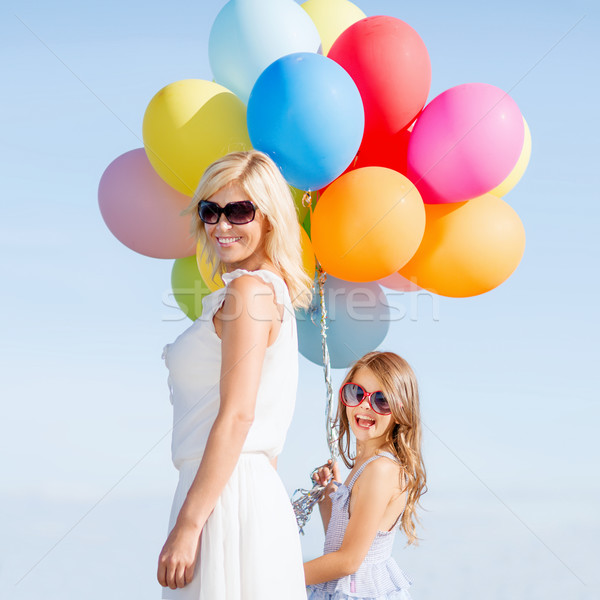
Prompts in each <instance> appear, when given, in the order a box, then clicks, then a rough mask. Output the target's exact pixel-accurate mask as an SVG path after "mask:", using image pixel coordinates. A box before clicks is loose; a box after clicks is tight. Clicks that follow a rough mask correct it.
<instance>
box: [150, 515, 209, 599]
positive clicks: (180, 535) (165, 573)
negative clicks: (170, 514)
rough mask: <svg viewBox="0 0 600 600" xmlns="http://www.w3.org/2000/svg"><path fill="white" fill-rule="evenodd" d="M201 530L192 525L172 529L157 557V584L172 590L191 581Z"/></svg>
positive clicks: (176, 526) (177, 526)
mask: <svg viewBox="0 0 600 600" xmlns="http://www.w3.org/2000/svg"><path fill="white" fill-rule="evenodd" d="M201 532H202V530H201V529H198V528H197V527H195V526H193V525H181V526H180V525H178V524H176V525H175V527H173V530H172V531H171V533H170V534H169V537H168V538H167V541H166V542H165V545H164V546H163V549H162V550H161V552H160V556H159V557H158V573H157V579H158V583H160V585H162V586H163V587H169V588H171V589H172V590H174V589H176V588H182V587H184V586H185V585H187V584H188V583H190V581H191V580H192V577H193V576H194V566H195V565H196V560H197V557H198V553H199V550H200V534H201Z"/></svg>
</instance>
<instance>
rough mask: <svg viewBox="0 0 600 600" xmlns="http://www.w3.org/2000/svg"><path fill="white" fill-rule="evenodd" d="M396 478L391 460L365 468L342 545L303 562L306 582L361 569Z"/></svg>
mask: <svg viewBox="0 0 600 600" xmlns="http://www.w3.org/2000/svg"><path fill="white" fill-rule="evenodd" d="M397 482H398V467H397V465H395V464H394V463H392V462H391V461H387V460H376V461H373V462H372V463H371V464H370V465H368V466H367V467H366V468H365V470H364V471H363V473H362V474H361V476H360V477H359V478H358V480H357V481H356V484H355V485H354V488H353V489H352V512H351V515H350V521H349V523H348V527H347V528H346V532H345V534H344V540H343V541H342V545H341V547H340V549H339V550H338V551H337V552H331V553H329V554H325V555H323V556H320V557H319V558H315V559H314V560H311V561H309V562H307V563H304V577H305V579H306V585H311V584H315V583H323V582H325V581H332V580H334V579H339V578H340V577H345V576H346V575H350V574H351V573H355V572H356V571H358V568H359V567H360V565H361V564H362V562H363V560H364V558H365V556H366V555H367V552H368V551H369V548H370V547H371V544H372V543H373V540H374V539H375V536H376V535H377V531H378V529H379V525H380V523H381V520H382V519H383V516H384V514H385V510H386V508H387V506H388V504H389V502H390V500H391V499H392V498H393V497H394V495H395V494H396V493H397V491H398V483H397Z"/></svg>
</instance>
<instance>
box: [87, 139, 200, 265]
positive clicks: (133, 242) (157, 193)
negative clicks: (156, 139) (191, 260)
mask: <svg viewBox="0 0 600 600" xmlns="http://www.w3.org/2000/svg"><path fill="white" fill-rule="evenodd" d="M189 203H190V199H189V197H188V196H184V195H183V194H181V193H179V192H178V191H177V190H174V189H173V188H172V187H170V186H169V185H167V184H166V183H165V182H164V181H163V180H162V179H161V178H160V177H159V175H158V174H157V173H156V171H155V170H154V169H153V168H152V165H151V164H150V162H149V161H148V158H147V156H146V152H145V150H144V149H143V148H138V149H137V150H131V151H129V152H126V153H125V154H122V155H121V156H119V157H118V158H115V160H113V162H111V163H110V165H108V167H107V168H106V171H104V173H103V175H102V178H101V179H100V184H99V186H98V204H99V205H100V212H101V213H102V218H103V219H104V222H105V223H106V225H107V226H108V228H109V229H110V231H111V232H112V233H113V235H114V236H115V237H116V238H117V239H118V240H119V241H120V242H122V243H123V244H125V245H126V246H127V247H128V248H131V249H132V250H135V251H136V252H139V253H140V254H144V255H145V256H151V257H153V258H183V257H184V256H192V255H193V254H195V253H196V240H195V239H194V238H193V237H192V236H191V234H190V220H191V215H187V216H185V217H182V216H180V214H179V213H180V212H181V211H182V210H183V209H184V208H186V207H187V206H188V205H189Z"/></svg>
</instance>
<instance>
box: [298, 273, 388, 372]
mask: <svg viewBox="0 0 600 600" xmlns="http://www.w3.org/2000/svg"><path fill="white" fill-rule="evenodd" d="M324 293H325V307H326V309H327V346H328V349H329V356H330V360H331V366H332V367H333V368H335V369H343V368H346V367H348V366H349V365H351V364H352V363H353V362H355V361H356V360H358V359H359V358H361V357H362V356H364V355H365V354H366V353H367V352H371V351H372V350H375V348H377V346H379V344H381V342H383V340H384V338H385V336H386V334H387V332H388V329H389V324H390V310H389V305H388V304H387V301H386V297H385V294H384V292H383V290H382V289H381V287H380V286H379V285H378V284H377V283H375V282H374V281H371V282H367V283H351V282H349V281H343V280H341V279H336V278H335V277H332V276H331V275H327V281H326V282H325V287H324ZM296 322H297V324H298V348H299V350H300V353H301V354H302V356H304V357H305V358H308V360H310V361H312V362H314V363H315V364H317V365H322V364H323V353H322V349H321V307H320V301H319V294H318V293H315V295H314V297H313V301H312V303H311V306H310V307H309V308H308V309H307V310H300V311H296Z"/></svg>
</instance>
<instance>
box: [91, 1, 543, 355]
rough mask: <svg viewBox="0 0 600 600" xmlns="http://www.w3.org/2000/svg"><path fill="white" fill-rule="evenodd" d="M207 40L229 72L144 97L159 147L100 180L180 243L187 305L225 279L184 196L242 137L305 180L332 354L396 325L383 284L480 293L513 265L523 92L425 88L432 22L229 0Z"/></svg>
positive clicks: (110, 200) (138, 240) (127, 239)
mask: <svg viewBox="0 0 600 600" xmlns="http://www.w3.org/2000/svg"><path fill="white" fill-rule="evenodd" d="M208 54H209V60H210V64H211V68H212V72H213V76H214V80H213V81H208V80H200V79H187V80H182V81H177V82H174V83H171V84H170V85H167V86H166V87H164V88H163V89H161V90H160V91H159V92H158V93H157V94H156V95H155V96H154V97H153V98H152V100H151V101H150V103H149V105H148V107H147V109H146V112H145V115H144V120H143V139H144V148H143V149H141V148H140V149H136V150H132V151H131V152H128V153H126V154H124V155H122V156H119V157H118V158H117V159H115V160H114V161H113V162H112V163H111V164H110V165H109V166H108V168H107V169H106V171H105V173H104V174H103V176H102V179H101V181H100V186H99V203H100V209H101V212H102V216H103V218H104V220H105V222H106V224H107V225H108V227H109V229H110V230H111V232H112V233H113V234H114V235H115V236H116V237H117V238H118V239H119V240H120V241H121V242H123V243H124V244H125V245H127V246H128V247H129V248H131V249H132V250H135V251H136V252H139V253H141V254H145V255H147V256H152V257H156V258H174V259H176V260H175V264H174V267H173V275H172V283H173V289H174V294H175V297H176V299H177V301H178V303H179V304H180V306H181V307H182V309H183V310H184V312H185V313H186V314H187V315H188V316H189V317H190V318H196V317H198V316H199V314H200V311H201V303H200V302H199V300H200V298H201V297H202V296H203V295H205V294H207V293H210V292H211V291H214V289H216V287H217V286H219V285H222V282H221V281H218V282H215V281H213V280H212V278H211V277H210V274H211V267H210V265H207V264H205V263H203V262H202V260H200V259H198V261H196V259H195V258H194V256H195V254H196V247H195V241H194V240H193V239H191V238H190V235H189V217H181V216H180V212H181V211H182V209H183V208H185V207H186V206H187V205H188V203H189V201H190V197H191V196H192V195H193V193H194V190H195V189H196V186H197V184H198V182H199V180H200V178H201V176H202V174H203V172H204V170H205V169H206V167H207V166H208V165H209V164H211V163H212V162H213V161H214V160H216V159H217V158H219V157H221V156H223V155H225V154H227V153H228V152H231V151H236V150H247V149H250V148H256V149H258V150H261V151H263V152H265V153H266V154H268V155H269V156H270V157H271V158H272V159H273V160H274V161H275V162H276V164H277V165H278V166H279V168H280V169H281V172H282V173H283V175H284V177H285V178H286V180H287V181H288V183H289V184H290V186H291V187H292V191H293V193H294V197H295V201H296V205H297V209H298V218H299V222H300V223H303V224H304V226H305V227H304V228H305V230H306V231H304V230H303V240H302V243H303V248H304V264H305V268H306V269H307V271H308V272H309V273H310V274H311V275H312V274H314V269H315V255H316V258H317V259H318V261H319V262H320V264H321V266H322V268H323V269H324V271H325V272H326V273H328V274H329V275H331V277H330V278H329V279H328V282H327V284H326V292H327V294H326V300H327V301H328V302H329V304H330V305H331V306H332V307H333V308H335V310H333V311H332V313H337V314H330V315H329V317H330V323H329V324H330V336H329V343H330V354H331V357H332V366H334V367H345V366H347V364H348V363H349V362H352V360H354V359H355V358H356V357H358V356H360V355H362V354H363V353H364V352H366V351H368V350H371V349H373V348H374V347H376V346H377V345H379V343H381V341H382V340H383V338H384V337H385V335H386V332H387V328H388V323H389V311H388V310H387V309H388V307H387V305H386V303H385V295H384V294H383V291H382V288H381V286H384V287H387V288H391V289H395V290H401V291H412V290H418V289H421V288H422V289H425V290H428V291H430V292H433V293H436V294H440V295H442V296H451V297H468V296H475V295H478V294H482V293H484V292H487V291H489V290H491V289H493V288H495V287H497V286H498V285H500V284H501V283H502V282H503V281H504V280H505V279H507V278H508V277H509V276H510V274H511V273H512V272H513V271H514V270H515V268H516V267H517V265H518V264H519V262H520V260H521V257H522V255H523V251H524V245H525V235H524V230H523V226H522V224H521V222H520V220H519V218H518V216H517V215H516V213H515V212H514V211H513V209H512V208H511V207H510V206H509V205H508V204H506V203H505V202H504V200H502V197H503V196H504V195H505V194H506V193H507V192H508V191H510V190H511V189H512V187H514V185H515V184H516V183H517V182H518V180H519V179H520V177H521V176H522V174H523V172H524V171H525V168H526V167H527V163H528V161H529V156H530V153H531V136H530V133H529V129H528V127H527V123H526V122H525V120H524V119H523V117H522V115H521V113H520V111H519V109H518V107H517V105H516V104H515V102H514V101H513V100H512V99H511V98H510V97H509V96H508V94H506V93H504V92H503V91H502V90H500V89H498V88H497V87H495V86H493V85H489V84H484V83H469V84H463V85H459V86H456V87H453V88H451V89H449V90H446V91H445V92H443V93H442V94H440V95H439V96H437V97H436V98H434V99H433V100H432V101H430V102H429V103H428V104H426V103H427V97H428V94H429V90H430V84H431V63H430V59H429V54H428V52H427V49H426V47H425V44H424V42H423V40H422V39H421V37H420V36H419V35H418V34H417V32H416V31H415V30H414V29H413V28H412V27H410V26H409V25H408V24H406V23H404V22H403V21H401V20H400V19H397V18H393V17H388V16H373V17H366V15H365V14H364V13H363V12H362V11H361V10H360V9H359V8H358V7H356V6H355V5H354V4H352V3H351V2H349V1H348V0H307V1H306V2H304V3H303V4H302V5H298V4H296V2H294V0H230V1H229V2H227V4H226V5H225V6H224V7H223V9H222V10H221V11H220V13H219V14H218V16H217V18H216V20H215V22H214V24H213V26H212V29H211V33H210V38H209V43H208ZM305 192H311V193H312V196H313V202H312V206H311V208H310V212H309V213H308V215H307V211H308V210H309V209H308V206H305V205H304V204H303V203H302V198H303V196H304V193H305ZM313 207H314V211H313ZM199 254H200V253H198V255H199ZM181 290H185V292H181ZM361 294H362V296H364V298H363V297H361ZM367 297H368V298H369V299H366V298H367ZM318 313H319V306H318V299H315V304H314V306H312V307H311V309H309V310H308V311H305V312H303V313H302V314H299V315H298V323H299V332H300V349H301V352H302V353H303V354H304V355H305V356H306V357H307V358H309V359H310V360H313V361H314V362H317V363H320V362H321V359H320V352H319V351H318V348H319V346H318V344H317V342H318V343H319V344H320V331H319V319H318V318H316V317H318ZM386 315H387V316H386ZM365 323H366V325H365Z"/></svg>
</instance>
